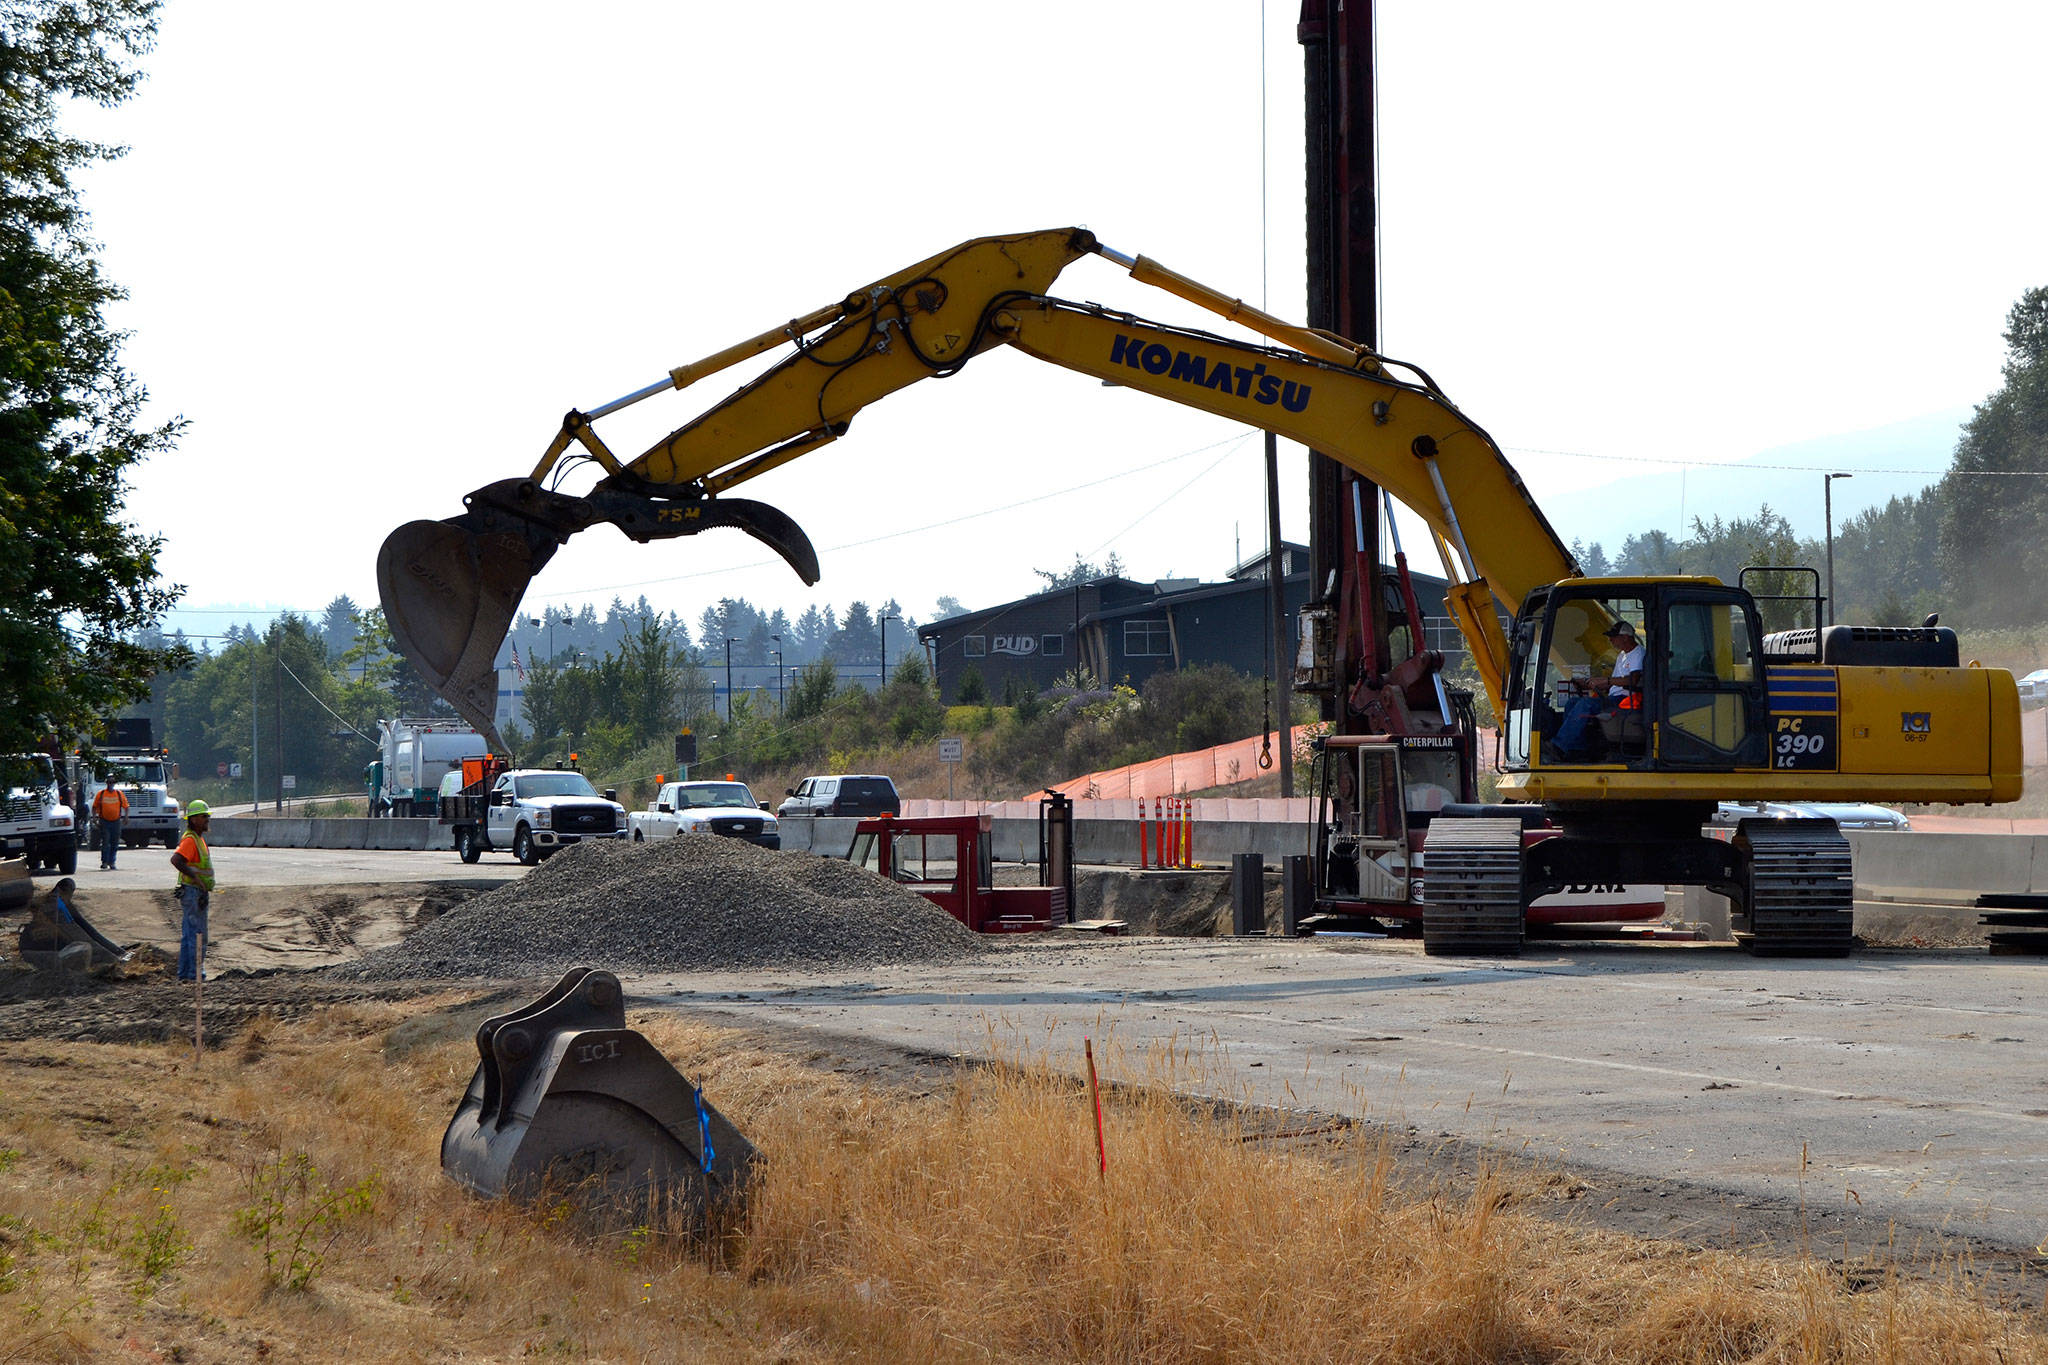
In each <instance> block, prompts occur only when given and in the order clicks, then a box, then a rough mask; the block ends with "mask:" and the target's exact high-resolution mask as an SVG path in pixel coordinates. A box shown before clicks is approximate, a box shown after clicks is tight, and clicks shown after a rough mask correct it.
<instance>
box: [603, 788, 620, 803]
mask: <svg viewBox="0 0 2048 1365" xmlns="http://www.w3.org/2000/svg"><path fill="white" fill-rule="evenodd" d="M604 799H605V800H607V801H616V800H618V799H619V789H618V788H617V787H606V788H605V789H604Z"/></svg>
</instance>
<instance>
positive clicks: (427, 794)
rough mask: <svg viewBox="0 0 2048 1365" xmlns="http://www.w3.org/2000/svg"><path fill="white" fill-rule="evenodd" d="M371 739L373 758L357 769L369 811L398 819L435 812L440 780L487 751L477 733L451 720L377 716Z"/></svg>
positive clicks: (482, 739)
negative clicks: (374, 736) (375, 747)
mask: <svg viewBox="0 0 2048 1365" xmlns="http://www.w3.org/2000/svg"><path fill="white" fill-rule="evenodd" d="M377 739H378V749H379V753H378V756H377V758H376V759H375V760H374V761H372V762H371V763H370V765H369V766H368V767H367V768H365V769H364V770H363V785H364V788H365V790H366V791H367V792H368V794H369V798H370V814H372V815H393V816H398V817H399V818H401V819H403V818H405V817H407V816H411V815H425V816H432V815H433V814H435V813H436V803H437V802H438V801H439V799H440V794H441V779H442V778H444V777H446V776H447V775H448V774H449V773H451V772H460V771H461V769H462V760H463V759H465V758H482V757H484V756H485V755H486V754H487V753H489V752H490V746H489V745H488V744H486V743H485V742H484V737H483V736H482V735H480V734H478V733H477V732H476V731H475V730H474V729H472V728H471V727H470V726H468V725H466V724H464V723H463V722H462V721H459V720H454V719H432V718H430V719H416V720H406V719H400V720H380V721H378V722H377Z"/></svg>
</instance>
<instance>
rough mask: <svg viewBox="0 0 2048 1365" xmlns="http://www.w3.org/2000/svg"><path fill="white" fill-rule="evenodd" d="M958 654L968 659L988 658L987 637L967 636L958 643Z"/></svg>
mask: <svg viewBox="0 0 2048 1365" xmlns="http://www.w3.org/2000/svg"><path fill="white" fill-rule="evenodd" d="M960 653H961V654H962V655H963V656H964V657H966V658H969V659H984V658H987V657H988V636H986V635H969V636H966V637H964V638H963V639H962V640H961V641H960Z"/></svg>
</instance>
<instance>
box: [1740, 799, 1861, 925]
mask: <svg viewBox="0 0 2048 1365" xmlns="http://www.w3.org/2000/svg"><path fill="white" fill-rule="evenodd" d="M1735 847H1736V848H1737V849H1739V850H1742V851H1743V852H1745V853H1746V854H1747V858H1746V860H1745V861H1746V862H1747V864H1748V868H1749V897H1748V907H1747V909H1748V914H1747V916H1746V918H1747V919H1748V921H1749V927H1748V929H1747V931H1746V932H1744V931H1738V932H1737V933H1736V935H1735V941H1736V942H1737V943H1739V944H1741V945H1742V947H1743V948H1744V950H1746V951H1748V952H1750V953H1753V954H1755V955H1756V956H1758V957H1847V956H1848V955H1849V953H1850V952H1851V951H1852V950H1853V949H1854V948H1855V946H1856V935H1855V913H1854V906H1855V893H1856V883H1855V876H1854V873H1853V871H1852V869H1851V864H1850V855H1849V841H1848V840H1847V839H1846V838H1844V837H1843V835H1842V831H1841V830H1839V829H1837V828H1836V827H1835V822H1834V821H1832V820H1744V821H1743V822H1742V823H1741V825H1739V826H1738V827H1737V829H1736V832H1735Z"/></svg>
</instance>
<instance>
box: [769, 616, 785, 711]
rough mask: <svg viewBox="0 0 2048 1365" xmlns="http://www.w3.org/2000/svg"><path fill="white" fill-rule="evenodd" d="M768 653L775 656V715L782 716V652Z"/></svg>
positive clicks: (777, 637) (772, 651)
mask: <svg viewBox="0 0 2048 1365" xmlns="http://www.w3.org/2000/svg"><path fill="white" fill-rule="evenodd" d="M775 638H776V639H778V640H780V639H781V638H782V637H781V636H780V635H777V636H776V637H775ZM768 652H769V653H770V654H773V655H774V656H775V714H776V715H778V716H779V715H781V714H782V651H781V650H779V649H771V650H769V651H768Z"/></svg>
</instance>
